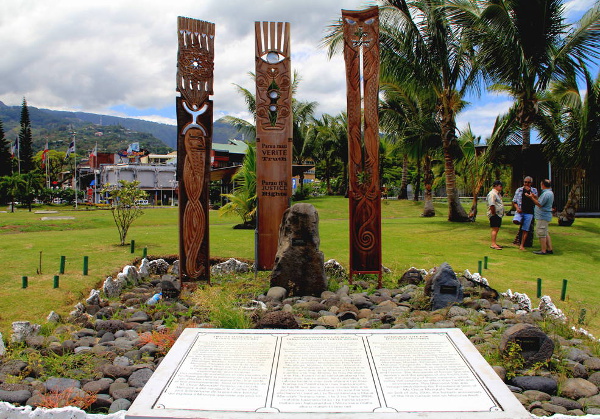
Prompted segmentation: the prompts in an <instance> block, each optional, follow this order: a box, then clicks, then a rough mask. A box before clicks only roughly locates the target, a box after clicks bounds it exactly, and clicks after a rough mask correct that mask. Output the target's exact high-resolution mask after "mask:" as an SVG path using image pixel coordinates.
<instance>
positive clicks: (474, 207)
mask: <svg viewBox="0 0 600 419" xmlns="http://www.w3.org/2000/svg"><path fill="white" fill-rule="evenodd" d="M483 182H485V175H483V176H481V177H480V178H479V179H477V182H476V183H475V187H474V188H473V201H472V203H471V211H469V219H470V220H471V221H475V220H476V219H477V198H478V196H479V191H480V190H481V187H482V186H483Z"/></svg>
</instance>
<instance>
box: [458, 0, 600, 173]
mask: <svg viewBox="0 0 600 419" xmlns="http://www.w3.org/2000/svg"><path fill="white" fill-rule="evenodd" d="M562 3H563V2H562V0H484V1H483V2H477V1H474V0H453V1H451V2H450V4H451V7H450V9H451V16H452V20H453V21H454V22H455V23H456V24H458V25H461V26H464V27H465V28H470V29H471V31H470V32H471V35H472V40H473V42H475V43H476V44H477V46H478V52H477V57H478V60H479V63H480V64H481V65H482V67H483V69H484V73H485V77H486V78H487V80H488V81H490V82H492V83H494V85H493V86H492V87H491V88H492V89H493V90H497V91H503V92H506V93H508V94H510V95H511V96H512V97H513V98H514V99H515V103H514V105H513V107H514V108H515V109H514V110H515V112H514V115H515V121H516V123H517V124H518V125H519V127H520V130H521V141H522V161H523V169H524V170H525V169H526V168H527V166H528V164H527V160H528V150H529V145H530V143H531V140H530V138H531V128H532V126H534V125H535V124H536V121H537V120H538V117H539V105H540V100H541V95H542V92H544V90H546V88H547V87H548V85H549V83H550V81H551V80H552V79H556V78H562V77H564V75H565V74H566V73H568V71H569V68H570V67H573V66H574V64H575V63H577V61H579V60H581V61H583V62H586V61H589V60H591V59H594V58H598V57H599V48H598V45H600V2H596V4H595V6H594V7H593V8H591V9H590V10H589V11H588V12H587V13H586V14H585V15H584V16H583V17H582V18H581V20H579V22H577V23H576V24H574V25H567V24H566V23H565V22H564V5H563V4H562ZM480 5H481V7H480Z"/></svg>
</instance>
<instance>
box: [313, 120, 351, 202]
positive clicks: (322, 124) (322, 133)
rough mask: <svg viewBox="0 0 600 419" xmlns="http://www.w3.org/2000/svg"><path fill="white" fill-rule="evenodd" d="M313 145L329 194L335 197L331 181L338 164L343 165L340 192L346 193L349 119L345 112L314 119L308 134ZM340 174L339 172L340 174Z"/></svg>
mask: <svg viewBox="0 0 600 419" xmlns="http://www.w3.org/2000/svg"><path fill="white" fill-rule="evenodd" d="M308 135H309V138H310V141H311V143H312V150H313V156H314V158H315V160H316V161H318V162H320V164H321V165H322V166H323V169H324V174H323V178H324V179H325V183H326V185H327V194H328V195H333V189H332V187H331V179H332V178H333V177H334V171H335V165H336V163H338V162H339V163H341V164H342V183H341V185H340V187H339V190H342V191H346V190H347V186H348V117H347V115H346V113H345V112H342V113H340V114H338V115H336V116H332V115H329V114H323V115H321V118H320V119H314V120H313V123H312V127H311V128H310V130H309V132H308ZM338 173H339V172H338Z"/></svg>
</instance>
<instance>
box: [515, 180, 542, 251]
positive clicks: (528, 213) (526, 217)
mask: <svg viewBox="0 0 600 419" xmlns="http://www.w3.org/2000/svg"><path fill="white" fill-rule="evenodd" d="M532 181H533V179H532V178H531V176H527V177H525V179H523V186H522V187H520V188H518V189H517V191H516V192H515V196H514V198H513V202H514V204H515V206H516V207H517V213H518V214H521V217H522V221H521V234H522V236H521V243H520V245H519V250H525V243H526V242H527V236H528V235H529V231H530V230H531V223H532V221H533V209H534V208H535V203H534V202H533V200H532V199H531V198H530V197H529V196H527V195H526V194H531V193H533V194H534V195H536V196H537V189H535V188H533V187H532V186H531V183H532Z"/></svg>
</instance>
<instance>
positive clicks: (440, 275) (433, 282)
mask: <svg viewBox="0 0 600 419" xmlns="http://www.w3.org/2000/svg"><path fill="white" fill-rule="evenodd" d="M425 288H426V293H427V291H428V290H429V292H430V294H428V295H431V309H432V310H438V309H440V308H445V307H447V306H449V305H452V304H456V303H461V302H462V300H463V290H462V285H461V283H460V281H459V280H458V278H457V277H456V274H455V273H454V271H453V270H452V268H451V267H450V265H448V264H447V263H442V264H441V265H440V266H439V267H438V268H437V269H436V271H435V273H434V274H433V276H432V277H431V278H430V279H429V280H428V281H427V285H426V286H425Z"/></svg>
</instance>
